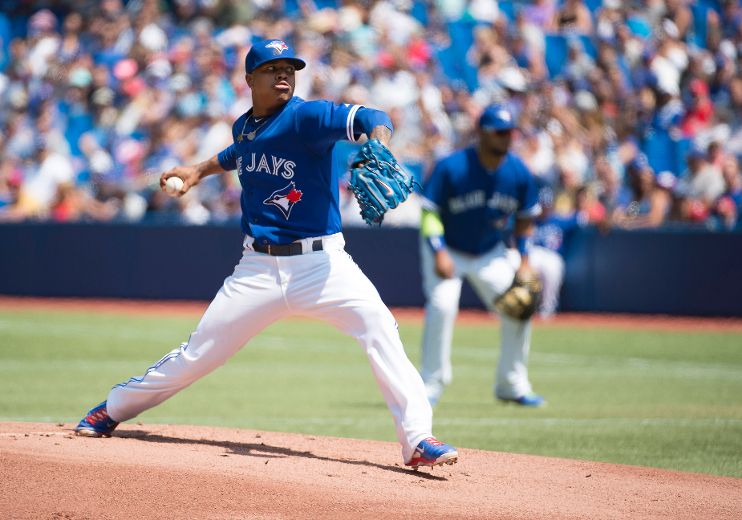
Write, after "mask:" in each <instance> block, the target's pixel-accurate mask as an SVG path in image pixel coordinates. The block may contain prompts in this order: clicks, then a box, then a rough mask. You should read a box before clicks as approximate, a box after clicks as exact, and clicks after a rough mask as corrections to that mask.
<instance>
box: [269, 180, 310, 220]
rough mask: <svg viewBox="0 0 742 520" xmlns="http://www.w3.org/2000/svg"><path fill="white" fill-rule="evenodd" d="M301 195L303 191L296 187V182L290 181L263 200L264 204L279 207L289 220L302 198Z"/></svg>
mask: <svg viewBox="0 0 742 520" xmlns="http://www.w3.org/2000/svg"><path fill="white" fill-rule="evenodd" d="M301 196H302V192H301V191H300V190H297V189H296V183H295V182H290V183H289V184H288V186H286V187H284V188H281V189H280V190H276V191H274V192H273V193H271V195H270V197H268V198H267V199H265V200H264V201H263V204H267V205H269V206H275V207H277V208H278V209H279V210H280V211H281V213H283V216H284V217H286V220H288V219H289V215H291V210H292V209H293V207H294V205H295V204H296V203H297V202H299V201H300V200H301Z"/></svg>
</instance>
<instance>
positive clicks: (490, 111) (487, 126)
mask: <svg viewBox="0 0 742 520" xmlns="http://www.w3.org/2000/svg"><path fill="white" fill-rule="evenodd" d="M516 126H517V125H516V122H515V116H513V113H512V112H511V110H510V109H509V108H508V107H507V106H506V105H503V104H500V103H495V104H493V105H490V106H488V107H487V108H485V109H484V112H482V115H481V116H479V128H482V129H483V130H512V129H513V128H515V127H516Z"/></svg>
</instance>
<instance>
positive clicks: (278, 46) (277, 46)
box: [265, 40, 289, 55]
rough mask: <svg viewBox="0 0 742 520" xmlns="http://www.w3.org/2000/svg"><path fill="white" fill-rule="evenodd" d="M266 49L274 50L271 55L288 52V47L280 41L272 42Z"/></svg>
mask: <svg viewBox="0 0 742 520" xmlns="http://www.w3.org/2000/svg"><path fill="white" fill-rule="evenodd" d="M265 48H266V49H274V51H273V54H278V55H280V54H281V53H282V52H283V51H287V50H289V46H288V45H286V43H284V42H282V41H281V40H273V41H272V42H270V43H269V44H268V45H266V46H265Z"/></svg>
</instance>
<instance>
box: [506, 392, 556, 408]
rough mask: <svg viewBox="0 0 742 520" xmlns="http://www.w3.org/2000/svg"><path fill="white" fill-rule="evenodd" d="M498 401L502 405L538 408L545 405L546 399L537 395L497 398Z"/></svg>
mask: <svg viewBox="0 0 742 520" xmlns="http://www.w3.org/2000/svg"><path fill="white" fill-rule="evenodd" d="M497 399H498V400H500V401H502V402H504V403H515V404H518V405H520V406H530V407H531V408H538V407H539V406H544V405H545V404H546V399H544V398H543V397H541V396H540V395H538V394H528V395H522V396H520V397H499V396H498V397H497Z"/></svg>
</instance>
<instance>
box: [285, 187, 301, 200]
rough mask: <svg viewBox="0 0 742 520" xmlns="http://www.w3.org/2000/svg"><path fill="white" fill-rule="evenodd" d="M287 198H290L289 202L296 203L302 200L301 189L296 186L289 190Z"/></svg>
mask: <svg viewBox="0 0 742 520" xmlns="http://www.w3.org/2000/svg"><path fill="white" fill-rule="evenodd" d="M286 198H287V199H288V200H289V202H292V203H294V204H296V203H297V202H299V201H300V200H301V191H299V190H297V189H296V188H294V189H293V190H291V191H290V192H288V194H287V195H286Z"/></svg>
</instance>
